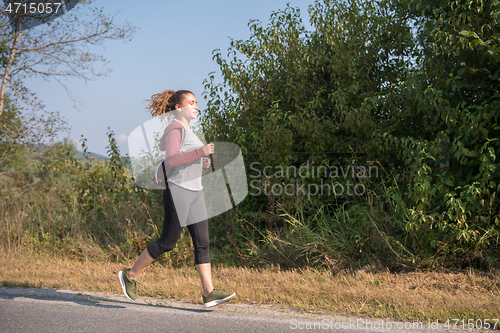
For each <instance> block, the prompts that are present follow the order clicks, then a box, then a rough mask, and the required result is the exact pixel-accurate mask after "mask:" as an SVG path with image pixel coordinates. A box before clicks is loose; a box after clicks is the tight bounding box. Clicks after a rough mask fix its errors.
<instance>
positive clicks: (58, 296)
mask: <svg viewBox="0 0 500 333" xmlns="http://www.w3.org/2000/svg"><path fill="white" fill-rule="evenodd" d="M0 284H2V283H0ZM3 284H4V285H5V283H3ZM19 297H21V298H28V299H33V300H43V301H57V302H72V303H75V304H78V305H86V306H93V307H99V308H127V307H128V306H131V305H132V306H139V307H142V306H144V307H155V308H165V309H175V310H181V311H187V312H197V313H205V312H212V311H213V310H209V309H192V308H183V307H176V306H168V305H162V304H156V305H153V304H144V303H140V302H128V301H121V300H117V299H112V298H107V297H100V296H94V295H88V294H81V293H78V292H75V293H72V292H65V291H60V290H57V289H49V288H33V287H32V286H30V287H29V288H27V287H26V286H25V285H20V286H15V287H14V286H12V284H11V283H9V287H2V286H0V299H11V300H13V299H15V298H19Z"/></svg>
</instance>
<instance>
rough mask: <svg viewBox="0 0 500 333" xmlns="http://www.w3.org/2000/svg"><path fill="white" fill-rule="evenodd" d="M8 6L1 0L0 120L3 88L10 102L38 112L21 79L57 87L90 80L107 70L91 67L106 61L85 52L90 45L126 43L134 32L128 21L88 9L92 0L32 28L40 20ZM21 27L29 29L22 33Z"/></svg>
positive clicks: (44, 2)
mask: <svg viewBox="0 0 500 333" xmlns="http://www.w3.org/2000/svg"><path fill="white" fill-rule="evenodd" d="M17 2H19V3H21V2H22V3H26V1H17ZM60 2H62V3H64V6H68V7H71V6H73V5H74V3H75V1H70V0H67V1H60ZM12 3H14V1H11V0H8V1H7V0H5V1H4V7H3V9H2V12H1V13H0V50H1V51H2V54H1V55H0V59H2V63H3V64H4V66H3V69H4V72H3V75H2V82H1V88H0V116H1V113H2V111H3V109H4V104H5V94H6V89H7V88H9V90H10V98H11V99H12V100H13V102H14V103H15V104H20V103H21V102H24V103H27V104H28V105H30V106H31V107H32V108H34V109H37V108H43V105H42V104H41V103H40V101H39V100H38V99H37V98H36V97H35V95H34V94H32V93H31V92H30V90H29V89H28V88H27V87H26V86H25V85H24V79H25V78H27V77H30V76H35V77H36V76H38V77H42V78H45V79H51V78H53V79H55V80H58V81H59V82H60V83H61V79H62V78H68V77H75V78H79V79H83V80H92V79H95V78H97V77H100V76H102V75H104V74H105V73H106V71H105V70H102V69H96V68H95V67H94V65H95V64H96V63H98V62H103V63H106V59H105V58H104V57H103V55H101V54H98V53H94V52H92V51H90V47H91V46H95V45H103V43H104V42H105V41H106V40H127V39H130V38H131V36H132V34H133V33H134V31H135V28H134V27H132V26H131V25H130V24H129V23H125V24H123V25H117V24H115V23H114V17H113V16H109V15H106V14H104V13H103V10H102V9H99V8H97V7H93V5H92V3H93V1H92V0H90V1H88V0H85V1H84V0H80V1H79V2H78V5H77V6H76V7H75V8H74V9H73V10H72V11H71V12H68V13H66V14H65V15H63V16H60V17H57V18H56V19H55V20H54V21H49V20H47V22H46V23H43V24H39V25H37V26H33V24H30V22H32V20H35V19H40V17H39V16H38V17H37V16H36V15H37V14H36V13H35V14H29V13H28V14H26V15H28V16H26V15H25V14H20V13H21V11H22V7H21V10H19V11H18V13H17V14H16V13H15V12H13V11H12V10H13V8H12V7H10V11H9V7H8V5H9V4H11V5H12ZM30 3H37V4H45V5H46V3H47V1H43V0H37V1H31V2H30ZM40 8H43V7H40ZM29 15H31V16H29ZM33 15H35V16H33ZM30 20H31V21H30ZM13 22H14V24H13ZM25 25H28V26H29V27H30V28H29V29H26V28H25ZM31 26H33V27H31ZM11 27H15V28H16V29H11Z"/></svg>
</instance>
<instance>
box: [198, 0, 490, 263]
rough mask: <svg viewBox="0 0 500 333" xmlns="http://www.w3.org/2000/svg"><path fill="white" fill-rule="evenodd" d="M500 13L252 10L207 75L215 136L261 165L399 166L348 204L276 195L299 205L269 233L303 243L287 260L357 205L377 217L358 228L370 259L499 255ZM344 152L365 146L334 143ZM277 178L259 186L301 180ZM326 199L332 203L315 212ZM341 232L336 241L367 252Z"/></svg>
mask: <svg viewBox="0 0 500 333" xmlns="http://www.w3.org/2000/svg"><path fill="white" fill-rule="evenodd" d="M499 13H500V11H499V2H498V1H489V2H483V1H480V0H478V1H463V0H455V1H451V2H446V1H438V2H436V1H426V0H424V1H420V0H403V1H383V0H380V1H375V2H373V1H356V0H352V1H346V2H344V1H328V0H325V1H320V0H318V1H315V3H314V4H313V5H311V6H310V7H309V16H310V22H311V25H312V26H313V31H306V30H305V28H304V27H303V25H302V22H301V19H300V13H299V12H298V10H297V9H294V8H291V7H287V8H286V9H285V10H282V11H278V12H275V13H273V14H272V15H271V18H270V22H269V24H268V25H267V27H262V26H261V25H260V23H259V22H256V21H251V22H250V24H249V26H250V30H251V33H252V35H251V37H250V38H249V39H248V40H236V41H235V40H232V41H231V45H230V47H229V49H228V53H227V58H224V57H223V55H222V54H221V52H220V51H219V50H215V51H214V59H215V60H216V61H217V63H218V64H219V66H220V70H221V73H222V77H223V82H222V83H216V82H215V80H214V77H213V76H211V77H210V78H209V79H208V80H207V81H206V86H205V88H206V89H207V91H206V93H205V98H206V99H207V100H208V102H207V105H208V107H207V110H206V111H205V112H204V114H203V126H204V127H205V132H206V133H211V135H212V138H210V139H211V140H221V141H232V142H235V143H238V144H239V145H240V146H241V147H242V150H243V151H244V152H252V153H255V152H257V153H259V154H260V155H259V161H260V162H262V163H261V164H260V167H261V171H262V168H264V167H265V166H272V167H273V168H275V167H276V166H283V167H285V168H286V167H287V166H295V167H300V166H303V165H304V164H305V162H306V161H307V162H308V163H309V162H311V163H316V165H324V166H326V167H327V168H329V169H331V168H332V167H336V166H340V167H345V166H346V165H350V164H351V162H352V163H354V164H353V165H355V166H356V165H357V166H359V165H366V164H368V163H369V161H377V163H378V165H380V167H381V169H384V170H386V172H387V174H386V176H384V179H385V180H384V179H378V180H376V181H371V182H370V183H366V185H367V186H368V187H367V192H366V195H364V196H363V197H350V198H346V199H347V201H344V202H345V204H343V205H340V206H339V205H338V204H335V205H333V206H330V205H329V204H324V203H323V205H320V206H318V204H319V202H318V201H317V199H318V197H319V196H316V197H315V198H313V199H311V198H308V199H310V200H305V201H303V202H304V203H303V204H301V206H298V207H296V208H293V203H294V201H295V200H296V199H297V198H296V197H294V196H280V197H276V196H272V195H267V197H268V198H269V204H268V206H267V207H266V208H267V209H269V212H270V213H271V214H276V212H277V211H276V210H275V209H274V208H273V207H275V206H276V203H275V202H274V200H278V201H277V202H278V203H279V204H280V205H282V206H288V207H289V208H286V209H284V212H285V215H284V217H285V219H284V220H282V222H283V223H282V224H281V225H280V226H278V228H279V229H277V230H273V231H270V230H269V231H268V232H270V233H271V234H272V235H273V236H272V237H271V238H269V237H268V236H266V233H263V236H262V237H263V238H261V239H260V240H261V241H263V242H264V243H262V244H268V245H269V244H271V245H272V244H274V245H273V246H274V247H273V246H271V248H274V250H273V251H278V249H279V248H278V247H276V246H275V245H276V244H288V245H290V244H296V245H297V246H298V247H297V248H295V247H293V246H292V247H291V248H295V249H296V252H294V251H295V250H294V251H292V252H290V253H289V255H287V256H286V257H288V258H300V255H301V254H302V255H303V254H306V253H309V251H313V249H316V250H317V249H319V248H321V249H323V250H318V252H316V253H320V254H321V255H325V253H326V252H328V251H326V250H325V249H324V247H325V246H327V245H326V244H325V243H324V242H325V239H330V240H332V239H335V237H333V236H334V235H333V234H330V235H329V237H324V238H321V237H319V236H320V235H319V234H317V232H318V230H323V231H325V230H329V231H330V232H332V233H334V232H337V231H338V229H337V227H338V226H339V225H342V224H343V225H350V222H349V221H347V222H346V221H344V222H338V221H341V220H342V219H341V218H340V217H339V216H342V214H341V212H342V211H349V212H357V213H356V214H355V216H356V220H357V221H358V222H359V223H360V224H361V225H366V227H367V228H362V229H360V228H361V227H360V228H355V227H352V228H351V227H349V228H348V229H347V230H349V232H348V234H349V235H356V234H357V235H358V236H359V237H366V238H367V239H368V240H367V242H368V241H370V242H373V244H377V245H375V247H374V248H373V251H371V250H369V251H368V253H370V256H373V257H371V258H370V256H368V257H364V258H361V259H359V260H360V261H359V260H358V259H356V260H358V261H357V262H358V263H359V264H362V263H366V262H369V261H371V260H373V258H378V259H381V260H382V259H383V258H385V259H383V260H382V261H383V262H384V263H386V264H387V263H388V262H390V260H388V258H389V257H390V255H391V253H392V254H394V252H397V258H398V260H397V261H398V262H399V264H401V265H430V266H433V265H434V264H436V263H437V264H439V265H446V266H450V265H458V266H462V265H464V266H469V265H473V266H476V267H483V268H484V267H490V264H491V263H492V262H494V261H495V257H496V255H497V254H498V248H499V231H500V229H499V224H498V222H499V208H500V206H499V203H500V201H499V198H498V195H497V194H498V193H499V192H500V184H499V180H500V177H499V176H500V168H499V164H498V163H499V162H498V152H499V142H498V138H499V137H500V127H499V125H498V115H499V113H498V109H499V105H498V98H499V97H500V95H499V92H498V88H499V75H500V68H499V55H500V53H499V52H500V51H498V50H497V48H498V38H500V34H499V29H500V27H499V21H498V19H499ZM339 151H340V152H342V151H351V152H353V153H352V154H351V155H350V156H349V155H344V156H345V157H343V156H342V155H333V156H335V158H334V157H332V155H328V154H325V153H323V152H339ZM302 152H305V154H304V155H299V153H302ZM354 152H362V153H365V154H364V155H361V156H360V155H359V154H354ZM299 156H300V157H304V160H301V159H300V158H299ZM275 178H277V177H274V178H273V176H271V177H267V178H266V179H263V180H262V182H260V183H259V184H260V185H261V186H262V184H263V183H264V182H273V181H274V182H275V183H277V182H279V181H282V182H284V183H286V182H290V181H292V182H293V181H295V179H275ZM250 180H251V179H250ZM393 180H394V182H395V183H394V184H393ZM313 181H318V180H317V179H316V180H313V179H308V180H307V182H313ZM384 184H391V186H389V187H386V186H385V185H384ZM381 188H384V189H385V190H380V189H381ZM273 198H274V199H273ZM315 200H316V201H315ZM271 203H272V205H271ZM374 203H378V204H381V205H382V208H380V207H378V206H377V205H374ZM383 203H385V204H383ZM290 207H292V208H290ZM318 207H319V208H318ZM322 207H323V208H322ZM394 207H396V208H394ZM266 208H264V209H266ZM326 208H328V210H326ZM290 209H292V210H293V209H295V210H296V211H300V210H303V212H304V214H303V215H304V216H302V217H299V218H298V217H297V216H295V215H294V214H290V213H289V212H290ZM317 210H323V211H328V213H326V215H325V217H324V218H323V217H322V219H319V220H318V219H313V221H316V222H312V224H310V223H309V222H308V221H309V220H308V217H307V216H309V217H310V216H316V212H317ZM358 213H359V214H358ZM339 214H340V215H339ZM322 216H323V215H322ZM318 223H320V224H321V225H322V227H321V228H320V229H316V228H317V227H319V225H318ZM384 225H385V227H384V228H382V227H381V226H384ZM262 227H265V224H262V223H260V224H258V225H257V228H262ZM323 227H324V228H323ZM351 232H352V233H351ZM314 233H316V236H315V237H313V234H314ZM362 235H365V236H362ZM373 235H379V236H380V238H379V240H380V242H377V241H375V240H374V239H373V237H374V236H373ZM308 239H309V240H310V241H307V240H308ZM292 240H293V241H292ZM300 240H304V241H305V243H301V242H300ZM347 240H352V239H351V238H347ZM280 242H281V243H280ZM327 243H328V242H327ZM256 244H257V245H256V247H255V248H253V249H252V250H250V251H249V253H257V252H260V253H261V255H259V257H258V258H262V251H264V252H265V251H266V250H265V249H266V246H265V245H263V248H260V250H258V249H259V245H258V243H256ZM321 244H322V245H321ZM338 244H340V243H338ZM338 244H337V245H336V246H335V247H334V250H332V251H331V253H336V255H337V257H342V258H344V260H345V261H350V259H349V258H359V256H356V255H353V253H354V252H352V251H351V253H348V252H346V251H348V249H347V248H345V247H342V246H338ZM344 244H347V243H344ZM349 244H350V243H349ZM271 248H268V249H269V250H270V251H271ZM287 248H288V249H290V247H289V246H288V247H287ZM384 249H385V250H384ZM281 250H283V248H281ZM281 250H280V251H281ZM280 251H278V253H279V252H280ZM313 252H314V251H313ZM266 253H267V254H270V253H271V252H266ZM365 253H366V252H365ZM445 259H446V260H448V261H446V260H445ZM306 261H307V260H306ZM296 262H297V264H298V261H296ZM430 262H432V263H433V264H429V263H430ZM392 264H394V263H392ZM392 264H391V265H392ZM396 266H397V265H396Z"/></svg>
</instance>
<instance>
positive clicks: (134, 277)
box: [127, 271, 139, 280]
mask: <svg viewBox="0 0 500 333" xmlns="http://www.w3.org/2000/svg"><path fill="white" fill-rule="evenodd" d="M127 277H128V278H129V279H130V280H137V278H138V277H139V275H138V274H137V275H134V274H133V273H132V272H131V271H128V273H127Z"/></svg>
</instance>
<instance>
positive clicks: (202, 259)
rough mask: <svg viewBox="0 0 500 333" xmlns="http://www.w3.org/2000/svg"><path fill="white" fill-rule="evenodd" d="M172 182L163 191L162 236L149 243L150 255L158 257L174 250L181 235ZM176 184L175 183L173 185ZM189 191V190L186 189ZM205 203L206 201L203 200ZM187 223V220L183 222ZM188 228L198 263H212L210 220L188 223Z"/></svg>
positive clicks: (154, 257) (195, 259)
mask: <svg viewBox="0 0 500 333" xmlns="http://www.w3.org/2000/svg"><path fill="white" fill-rule="evenodd" d="M169 186H172V185H171V184H168V185H167V188H166V189H165V190H164V191H163V208H164V211H165V215H164V216H165V217H164V219H163V230H162V233H161V237H160V239H159V240H157V241H156V242H154V243H152V244H149V246H148V247H147V250H148V252H149V255H150V256H151V257H152V258H153V259H156V258H158V257H159V256H160V255H161V254H163V253H165V252H167V251H172V250H173V249H174V247H175V245H176V244H177V241H178V240H179V238H180V237H181V232H182V227H181V224H180V222H179V218H178V215H177V212H176V209H175V204H174V201H173V199H172V194H171V191H170V189H169ZM173 186H175V185H173ZM186 191H188V190H186ZM203 203H204V202H203ZM183 224H185V222H183ZM187 227H188V230H189V233H190V234H191V239H192V240H193V245H194V261H195V263H196V265H199V264H208V263H210V252H209V238H208V220H206V219H205V220H203V221H201V222H197V223H193V224H188V226H187Z"/></svg>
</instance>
